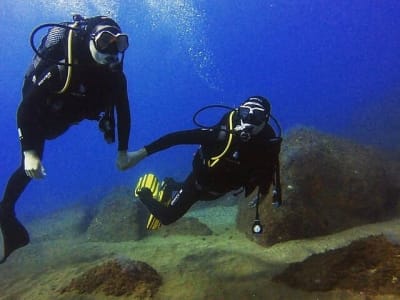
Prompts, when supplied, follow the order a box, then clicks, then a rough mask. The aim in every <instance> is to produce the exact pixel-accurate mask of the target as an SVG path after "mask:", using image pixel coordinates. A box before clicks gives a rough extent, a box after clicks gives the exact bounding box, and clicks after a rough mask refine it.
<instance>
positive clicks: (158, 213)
mask: <svg viewBox="0 0 400 300" xmlns="http://www.w3.org/2000/svg"><path fill="white" fill-rule="evenodd" d="M194 183H195V179H194V176H193V174H190V175H189V176H188V178H187V179H186V180H185V182H184V184H183V187H182V188H181V189H180V190H179V191H178V193H177V194H176V195H175V196H174V198H173V199H172V201H171V203H170V205H169V206H168V207H167V206H165V205H163V204H161V203H160V202H158V201H157V200H155V199H154V198H153V197H152V195H151V192H150V190H148V189H147V190H146V189H143V190H144V191H142V192H139V193H138V194H139V198H140V200H141V201H142V203H143V204H144V205H145V206H146V207H147V209H148V210H149V211H150V213H151V214H153V215H154V216H155V217H156V218H157V219H158V220H160V222H161V223H162V224H164V225H168V224H171V223H173V222H175V221H176V220H178V219H179V218H181V217H182V216H183V215H184V214H185V213H186V212H187V211H188V210H189V208H190V207H191V206H192V205H193V204H194V203H195V202H197V201H198V200H199V197H198V191H197V190H196V186H195V184H194Z"/></svg>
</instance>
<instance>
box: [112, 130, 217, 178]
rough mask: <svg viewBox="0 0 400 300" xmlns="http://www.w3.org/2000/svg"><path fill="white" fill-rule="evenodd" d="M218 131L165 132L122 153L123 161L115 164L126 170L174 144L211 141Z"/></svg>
mask: <svg viewBox="0 0 400 300" xmlns="http://www.w3.org/2000/svg"><path fill="white" fill-rule="evenodd" d="M218 132H219V131H215V130H213V129H206V130H204V129H193V130H185V131H177V132H173V133H170V134H167V135H165V136H163V137H161V138H159V139H158V140H156V141H154V142H152V143H150V144H149V145H147V146H145V147H143V148H141V149H139V150H137V151H132V152H127V153H125V154H122V155H124V156H125V157H124V158H123V159H124V161H125V163H124V164H118V163H117V166H118V168H119V169H120V170H127V169H129V168H131V167H133V166H135V165H136V164H137V163H139V162H140V161H141V160H142V159H144V158H145V157H146V156H148V155H150V154H153V153H155V152H158V151H162V150H164V149H167V148H169V147H172V146H176V145H191V144H205V143H211V142H212V141H215V139H216V138H217V136H218Z"/></svg>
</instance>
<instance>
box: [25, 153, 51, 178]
mask: <svg viewBox="0 0 400 300" xmlns="http://www.w3.org/2000/svg"><path fill="white" fill-rule="evenodd" d="M24 167H25V174H26V176H28V177H30V178H33V179H41V178H44V177H45V176H46V171H45V169H44V167H43V165H42V162H41V161H40V158H39V156H38V155H37V154H36V152H35V151H33V150H27V151H24Z"/></svg>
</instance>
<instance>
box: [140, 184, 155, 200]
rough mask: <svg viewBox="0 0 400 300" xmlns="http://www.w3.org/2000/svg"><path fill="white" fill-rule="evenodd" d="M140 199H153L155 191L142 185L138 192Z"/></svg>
mask: <svg viewBox="0 0 400 300" xmlns="http://www.w3.org/2000/svg"><path fill="white" fill-rule="evenodd" d="M137 194H138V196H139V199H140V200H141V201H142V202H143V201H151V200H152V199H153V193H152V192H151V191H150V189H148V188H146V187H142V188H141V189H140V191H138V192H137Z"/></svg>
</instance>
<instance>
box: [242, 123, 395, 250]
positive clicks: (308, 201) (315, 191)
mask: <svg viewBox="0 0 400 300" xmlns="http://www.w3.org/2000/svg"><path fill="white" fill-rule="evenodd" d="M281 182H282V200H283V205H282V206H281V207H280V208H278V209H277V208H274V207H272V205H271V195H269V196H268V197H267V199H264V201H262V202H261V204H260V219H261V222H262V224H263V225H264V232H263V233H262V234H260V235H257V237H255V236H254V235H253V234H252V233H251V222H252V220H253V219H254V216H255V212H254V210H251V209H249V208H248V205H247V202H246V201H239V213H238V217H237V224H238V225H237V226H238V228H239V230H240V231H242V232H245V233H246V234H247V236H248V237H249V238H250V239H252V240H255V241H256V242H257V243H259V244H261V245H264V246H269V245H273V244H275V243H278V242H283V241H288V240H293V239H303V238H309V237H315V236H321V235H327V234H330V233H334V232H338V231H341V230H344V229H347V228H351V227H354V226H359V225H363V224H368V223H373V222H378V221H384V220H388V219H390V218H393V217H396V216H399V215H400V162H398V161H392V160H388V159H387V158H386V156H385V155H384V154H383V153H380V152H378V151H377V150H376V149H373V148H371V147H366V146H363V145H359V144H356V143H353V142H352V141H350V140H345V139H341V138H338V137H334V136H330V135H328V134H324V133H321V132H318V131H316V130H313V129H310V128H296V129H294V130H293V131H292V132H290V133H289V134H288V136H286V137H285V138H284V141H283V144H282V151H281ZM270 194H271V193H270Z"/></svg>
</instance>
